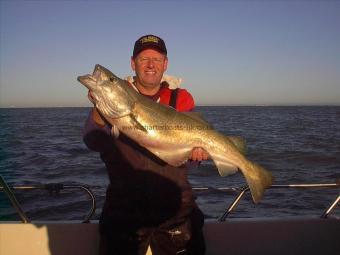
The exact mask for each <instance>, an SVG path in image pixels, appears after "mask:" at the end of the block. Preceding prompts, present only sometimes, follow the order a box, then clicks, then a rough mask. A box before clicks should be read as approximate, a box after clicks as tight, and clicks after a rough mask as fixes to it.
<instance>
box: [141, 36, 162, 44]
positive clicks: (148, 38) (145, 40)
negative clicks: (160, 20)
mask: <svg viewBox="0 0 340 255" xmlns="http://www.w3.org/2000/svg"><path fill="white" fill-rule="evenodd" d="M140 42H141V43H142V44H144V43H149V42H152V43H157V44H158V43H159V38H158V37H156V36H153V35H149V36H146V37H143V38H142V39H140Z"/></svg>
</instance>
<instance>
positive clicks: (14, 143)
mask: <svg viewBox="0 0 340 255" xmlns="http://www.w3.org/2000/svg"><path fill="white" fill-rule="evenodd" d="M89 111H90V108H23V109H0V174H1V175H2V176H3V177H4V179H5V180H6V181H7V182H8V183H9V185H10V186H20V185H41V184H46V183H63V184H70V185H71V184H72V185H81V184H84V185H87V186H88V187H89V188H90V189H91V190H92V191H93V192H94V194H95V197H96V200H97V209H96V212H95V215H94V217H93V219H98V218H99V215H100V212H101V207H102V205H103V202H104V198H105V189H106V186H107V184H108V176H107V173H106V170H105V166H104V164H103V162H102V161H101V160H100V158H99V155H98V153H96V152H93V151H90V150H89V149H87V147H86V146H85V145H84V143H83V141H82V130H83V126H84V122H85V120H86V118H87V116H88V113H89ZM196 111H198V112H201V113H203V116H204V118H205V119H206V120H208V121H209V122H210V123H211V124H213V126H214V128H215V129H217V130H218V131H220V132H222V133H224V134H226V135H238V136H242V137H243V138H245V139H246V141H247V145H248V151H247V157H248V159H250V160H252V161H255V162H257V163H259V164H261V165H262V166H264V167H265V168H266V169H268V170H269V171H271V172H272V174H273V176H274V177H275V183H274V184H303V183H335V182H337V181H338V182H339V178H340V107H338V106H308V107H307V106H289V107H288V106H287V107H278V106H276V107H274V106H265V107H264V106H256V107H255V106H247V107H246V106H201V107H197V108H196ZM189 180H190V182H191V184H192V186H193V187H210V189H209V190H206V191H196V192H195V193H196V195H197V203H198V205H199V207H200V208H201V209H202V211H203V212H204V214H205V216H206V218H218V217H220V216H221V215H222V214H223V212H224V210H225V209H226V208H227V207H228V206H229V204H230V203H231V202H232V201H233V199H234V198H235V196H236V195H237V192H234V191H221V190H218V188H234V187H235V188H238V187H242V186H244V185H245V184H246V183H245V180H244V178H243V176H242V175H241V174H240V173H237V174H235V175H231V176H227V177H223V178H222V177H220V176H219V175H218V172H217V170H216V168H215V166H214V164H213V163H212V162H211V161H207V162H203V163H202V164H200V166H199V167H198V168H194V169H191V170H190V172H189ZM15 194H16V196H17V199H18V201H19V203H20V204H21V205H22V207H23V209H24V211H25V212H26V214H27V215H28V217H29V218H30V219H32V220H82V219H83V218H84V217H85V215H86V214H87V212H88V211H89V210H90V205H91V203H90V201H89V198H88V197H87V196H86V194H85V193H84V192H82V191H76V190H71V191H67V190H64V191H61V192H60V193H59V194H56V193H52V194H51V193H50V192H47V191H45V190H34V191H33V190H18V191H15ZM338 195H339V189H325V188H316V189H270V190H267V191H266V192H265V196H264V199H263V200H262V201H261V202H260V203H259V204H257V205H255V204H254V203H253V202H252V200H251V196H250V195H249V194H246V195H245V197H244V198H243V199H242V200H241V202H240V203H239V205H238V206H237V207H236V208H235V210H234V211H233V212H232V214H231V215H230V217H241V218H242V217H243V218H244V217H290V216H320V215H321V214H322V212H323V211H324V209H325V208H326V207H327V206H328V205H329V204H330V203H331V202H332V201H333V200H334V199H335V198H336V197H337V196H338ZM335 214H338V215H339V212H338V210H336V212H335ZM16 219H19V218H18V216H17V215H16V213H15V210H14V209H13V208H12V207H11V205H10V203H9V202H8V199H7V197H6V196H5V195H4V193H3V192H0V220H16Z"/></svg>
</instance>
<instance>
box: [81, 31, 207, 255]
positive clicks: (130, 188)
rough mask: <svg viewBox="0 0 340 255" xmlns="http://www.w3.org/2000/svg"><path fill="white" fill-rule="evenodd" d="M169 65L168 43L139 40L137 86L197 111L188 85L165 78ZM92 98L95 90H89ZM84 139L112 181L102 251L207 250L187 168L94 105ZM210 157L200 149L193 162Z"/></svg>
mask: <svg viewBox="0 0 340 255" xmlns="http://www.w3.org/2000/svg"><path fill="white" fill-rule="evenodd" d="M167 66H168V58H167V50H166V46H165V43H164V41H163V40H162V39H161V38H159V37H157V36H154V35H145V36H142V37H141V38H139V39H138V40H137V41H136V42H135V46H134V50H133V56H132V57H131V67H132V69H133V70H134V71H135V73H136V76H135V78H134V81H133V82H132V83H131V86H132V87H134V88H135V89H136V90H137V91H138V92H139V93H141V94H142V95H144V96H146V97H148V98H150V99H151V100H154V101H157V102H159V103H161V104H167V105H171V106H172V107H174V108H175V109H177V110H178V111H191V110H192V109H193V108H194V100H193V98H192V96H191V95H190V93H189V92H187V91H186V90H185V89H177V90H171V89H170V88H169V86H168V84H167V83H166V82H161V80H162V77H163V73H164V72H165V71H166V69H167ZM89 98H90V100H91V94H89ZM84 142H85V144H86V145H87V146H88V147H89V148H90V149H92V150H94V151H98V152H100V156H101V159H102V160H103V162H104V163H105V165H106V168H107V170H108V174H109V178H110V184H109V186H108V189H107V192H106V200H105V204H104V207H103V211H102V215H101V218H100V235H101V241H100V254H145V253H146V251H147V249H148V247H149V246H150V247H151V250H152V253H153V254H159V255H168V254H169V255H170V254H195V255H196V254H197V255H199V254H204V251H205V245H204V239H203V234H202V227H203V222H204V218H203V214H202V212H201V211H200V210H199V208H198V207H197V205H196V203H195V199H194V195H193V193H192V189H191V186H190V184H189V182H188V179H187V168H186V166H185V165H183V166H181V167H173V166H170V165H168V164H166V163H164V162H163V161H161V160H160V159H158V158H156V157H155V156H154V155H152V154H151V153H150V152H148V151H147V150H146V149H144V148H142V147H141V146H139V145H138V144H136V143H135V142H134V141H132V140H131V139H129V138H128V137H127V136H125V135H124V134H123V133H119V132H117V130H116V129H115V127H111V126H110V124H108V123H107V122H106V121H105V120H104V119H102V118H101V116H100V114H99V113H98V112H97V110H96V109H95V108H94V109H92V111H91V113H90V115H89V118H88V120H87V122H86V125H85V130H84ZM207 158H208V155H207V153H206V152H205V151H204V150H203V149H201V148H194V149H193V151H192V155H191V160H194V161H201V160H206V159H207Z"/></svg>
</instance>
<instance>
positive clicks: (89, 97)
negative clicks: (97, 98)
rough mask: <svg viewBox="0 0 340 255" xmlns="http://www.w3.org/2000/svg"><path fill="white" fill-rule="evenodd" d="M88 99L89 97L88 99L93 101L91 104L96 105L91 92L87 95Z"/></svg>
mask: <svg viewBox="0 0 340 255" xmlns="http://www.w3.org/2000/svg"><path fill="white" fill-rule="evenodd" d="M87 97H88V99H89V100H90V101H91V103H92V104H94V98H93V96H92V94H91V91H90V90H89V92H88V93H87Z"/></svg>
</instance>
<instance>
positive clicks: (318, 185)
mask: <svg viewBox="0 0 340 255" xmlns="http://www.w3.org/2000/svg"><path fill="white" fill-rule="evenodd" d="M339 187H340V181H338V182H336V183H311V184H307V183H306V184H277V185H271V186H270V187H268V189H288V188H292V189H317V188H339ZM194 190H197V191H208V190H218V191H229V192H230V191H231V192H238V195H237V196H236V198H235V199H234V200H233V201H232V202H231V204H230V205H229V206H228V207H227V209H226V210H225V212H224V213H223V215H222V216H221V217H220V218H219V219H218V221H225V220H226V218H228V216H229V215H230V214H231V212H232V211H233V210H234V209H235V208H236V206H237V205H238V203H239V202H240V200H241V199H242V198H243V196H244V195H245V194H246V193H247V192H249V191H250V189H249V187H248V186H244V187H241V188H238V187H236V188H207V187H200V188H194ZM339 201H340V196H339V195H338V196H337V197H336V198H335V200H334V201H333V202H332V203H331V204H330V205H329V206H328V207H327V208H326V210H325V211H324V212H323V213H322V214H321V216H320V217H321V218H327V217H328V215H329V214H330V213H331V212H332V210H333V209H334V208H335V207H336V205H337V204H338V203H339Z"/></svg>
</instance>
